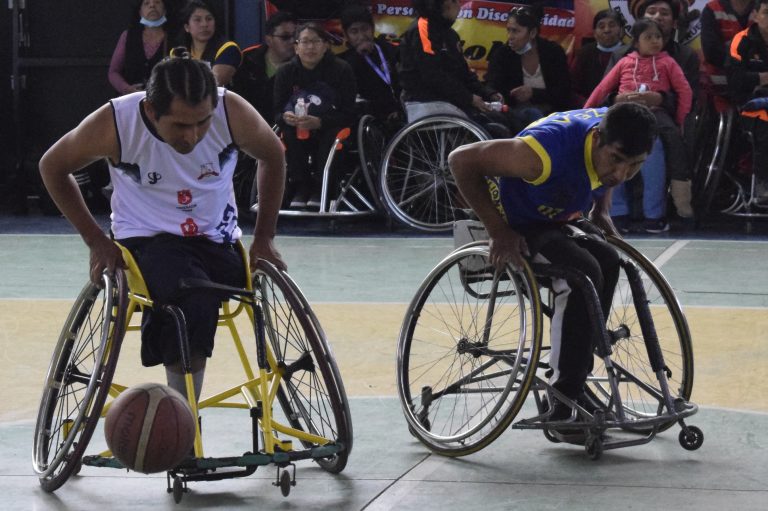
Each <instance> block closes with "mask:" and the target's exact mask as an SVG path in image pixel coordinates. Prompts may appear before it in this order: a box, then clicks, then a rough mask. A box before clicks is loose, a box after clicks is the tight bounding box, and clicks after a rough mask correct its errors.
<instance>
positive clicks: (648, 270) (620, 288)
mask: <svg viewBox="0 0 768 511" xmlns="http://www.w3.org/2000/svg"><path fill="white" fill-rule="evenodd" d="M607 239H608V241H609V242H610V243H611V245H613V247H614V248H615V249H616V250H617V251H618V252H619V256H620V257H621V259H622V260H623V261H625V262H628V263H631V264H633V265H635V266H636V267H637V269H638V270H639V272H640V276H641V278H642V282H643V285H644V289H645V293H646V295H647V300H648V303H649V305H650V310H651V315H652V317H653V323H654V326H655V329H656V334H657V336H658V338H659V344H660V346H661V351H662V354H663V356H664V362H665V365H666V367H667V368H668V369H669V372H668V373H667V379H668V382H669V390H670V392H671V393H672V394H673V396H672V397H673V398H675V397H682V398H683V399H685V400H686V401H687V400H688V399H689V398H690V397H691V390H692V388H693V348H692V346H691V333H690V330H689V329H688V323H687V321H686V319H685V315H684V314H683V311H682V309H681V308H680V304H679V303H678V301H677V298H676V297H675V293H674V291H673V290H672V288H671V287H670V285H669V283H668V282H667V281H666V279H665V278H664V276H663V275H662V274H661V273H660V272H659V270H658V269H657V268H656V267H655V266H654V265H653V263H652V262H651V261H649V260H648V259H647V258H646V257H645V256H643V255H642V254H641V253H640V252H638V251H637V250H636V249H635V248H633V247H632V246H631V245H629V244H628V243H627V242H626V241H624V240H622V239H619V238H615V237H612V236H609V237H608V238H607ZM607 325H608V329H609V331H610V332H614V333H616V335H614V336H613V337H614V344H613V354H612V355H611V357H612V360H613V362H614V365H616V366H617V367H619V368H621V370H622V371H621V372H622V373H623V371H626V373H629V374H630V375H631V376H632V377H633V378H636V379H637V381H633V380H632V379H631V378H629V377H626V375H625V374H620V376H621V379H620V382H619V392H620V395H621V398H622V405H623V409H624V412H625V414H626V415H627V418H628V419H630V420H633V419H634V420H641V419H648V418H653V417H656V416H657V415H659V414H660V413H661V412H662V403H661V402H660V400H659V398H658V396H659V395H660V394H661V389H660V387H659V383H658V379H657V378H656V375H655V374H654V372H653V370H652V369H651V366H650V363H649V361H648V354H647V352H646V347H645V342H644V340H643V334H642V332H641V328H640V323H639V319H638V314H637V311H636V309H635V306H634V303H633V299H632V293H631V290H630V286H629V281H628V279H627V274H626V272H625V271H624V270H622V271H621V272H620V276H619V282H618V285H617V286H616V292H615V293H614V298H613V305H612V307H611V313H610V317H609V318H608V319H607ZM588 383H589V385H588V390H589V391H591V394H593V397H597V398H598V399H599V400H600V401H601V402H602V403H604V404H606V405H607V404H608V403H609V402H610V400H611V398H612V392H611V389H610V386H609V385H608V380H607V374H606V372H605V366H604V365H603V361H602V360H601V359H599V358H597V357H595V367H594V369H593V371H592V376H590V378H589V380H588ZM644 387H645V388H644ZM648 389H652V392H649V390H648ZM673 424H674V421H671V422H669V423H665V424H662V425H660V427H659V431H663V430H665V429H667V428H669V427H670V426H672V425H673ZM627 429H629V430H635V431H640V432H648V431H650V429H651V427H650V426H647V427H637V428H632V427H631V425H630V427H628V428H627Z"/></svg>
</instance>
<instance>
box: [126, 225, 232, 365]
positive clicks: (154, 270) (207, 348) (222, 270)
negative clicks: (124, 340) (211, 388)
mask: <svg viewBox="0 0 768 511" xmlns="http://www.w3.org/2000/svg"><path fill="white" fill-rule="evenodd" d="M118 242H119V243H120V244H122V245H123V246H124V247H126V248H127V249H128V250H129V251H130V252H131V253H132V254H133V257H134V258H135V259H136V262H137V264H138V265H139V268H140V269H141V273H142V275H143V276H144V281H145V282H146V284H147V289H149V294H150V296H151V297H152V300H153V302H154V304H155V306H154V308H153V310H149V309H146V310H145V311H144V316H143V317H142V323H141V363H142V364H143V365H144V366H147V367H149V366H154V365H158V364H164V365H171V364H174V363H176V362H178V361H179V360H180V359H181V352H180V349H179V339H178V333H177V331H176V327H175V324H174V322H173V321H172V320H171V318H169V317H167V315H166V314H164V313H162V312H160V308H159V306H160V305H164V304H173V305H178V306H179V307H180V308H181V310H182V312H183V313H184V318H185V320H186V325H187V336H188V339H189V344H190V348H191V354H192V356H193V357H194V356H198V357H199V356H205V357H210V356H211V354H212V353H213V338H214V336H215V334H216V326H217V323H218V317H219V306H220V304H221V300H220V299H219V298H217V297H216V296H212V295H211V294H210V293H206V292H205V291H193V292H185V293H183V294H179V293H177V292H176V291H177V288H178V283H179V280H180V279H182V278H199V279H206V280H210V281H213V282H218V283H220V284H225V285H228V286H237V287H244V286H245V278H246V271H245V268H244V267H243V259H242V257H241V255H240V253H239V251H238V250H237V247H236V246H235V245H233V244H231V243H223V244H222V243H214V242H212V241H210V240H208V239H207V238H203V237H190V238H184V237H181V236H174V235H172V234H160V235H157V236H153V237H137V238H126V239H122V240H118Z"/></svg>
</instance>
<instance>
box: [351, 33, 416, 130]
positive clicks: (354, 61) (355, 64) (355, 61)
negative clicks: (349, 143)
mask: <svg viewBox="0 0 768 511" xmlns="http://www.w3.org/2000/svg"><path fill="white" fill-rule="evenodd" d="M374 42H375V43H376V46H378V47H379V48H381V52H382V54H383V55H384V60H385V61H386V62H387V66H388V68H389V77H390V84H387V83H386V82H385V81H384V79H383V78H381V77H380V76H379V75H378V74H377V73H376V71H374V69H373V68H372V67H371V66H370V64H368V61H367V60H365V57H363V56H362V55H360V54H359V53H357V52H356V51H355V50H353V49H351V48H350V49H348V50H347V51H345V52H344V53H342V54H340V55H339V58H341V59H343V60H345V61H346V62H347V63H348V64H349V65H350V66H352V71H353V72H354V73H355V82H356V83H357V93H358V94H359V95H360V97H361V98H363V99H365V100H366V101H368V104H369V111H370V113H371V114H372V115H373V116H374V117H377V118H379V119H384V118H386V117H387V116H388V115H389V114H391V113H393V112H400V111H401V110H402V108H401V106H400V81H399V75H398V72H397V61H398V54H399V50H398V48H397V47H396V46H394V45H392V44H390V43H388V42H387V41H386V40H384V38H383V37H381V36H379V37H378V38H376V40H375V41H374ZM370 58H371V60H372V61H373V63H374V64H375V65H377V66H381V62H379V53H378V52H377V51H374V52H373V53H372V54H371V55H370Z"/></svg>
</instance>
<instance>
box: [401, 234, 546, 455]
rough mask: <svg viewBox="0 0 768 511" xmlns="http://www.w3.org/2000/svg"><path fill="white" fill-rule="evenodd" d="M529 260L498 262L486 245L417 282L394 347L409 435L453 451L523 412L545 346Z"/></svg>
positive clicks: (480, 441)
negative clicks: (498, 267)
mask: <svg viewBox="0 0 768 511" xmlns="http://www.w3.org/2000/svg"><path fill="white" fill-rule="evenodd" d="M536 286H537V284H536V281H535V278H534V277H533V273H532V272H531V270H530V268H528V267H526V268H525V270H524V271H522V272H518V271H515V270H513V269H512V268H511V267H510V266H508V267H507V268H505V269H504V270H503V271H494V269H493V268H492V267H491V266H490V264H489V262H488V246H487V244H484V243H475V244H472V245H470V246H467V247H462V248H460V249H458V250H455V251H454V252H452V253H451V254H450V255H449V256H447V257H446V258H445V259H443V261H441V262H440V263H439V264H438V265H437V266H436V267H435V268H434V269H433V270H432V271H431V272H430V274H429V275H428V276H427V278H426V279H425V280H424V282H423V283H422V284H421V286H420V287H419V290H418V291H417V293H416V296H415V297H414V299H413V301H412V302H411V304H410V306H409V307H408V311H407V312H406V316H405V320H404V322H403V325H402V328H401V330H400V338H399V342H398V347H397V385H398V392H399V395H400V401H401V405H402V407H403V413H404V414H405V418H406V420H407V422H408V427H409V429H410V431H411V432H412V434H413V435H414V436H416V437H417V438H418V439H419V440H420V441H421V442H422V443H423V444H424V445H426V446H427V447H428V448H429V449H431V450H433V451H435V452H437V453H439V454H443V455H447V456H464V455H467V454H471V453H473V452H476V451H478V450H480V449H482V448H484V447H486V446H487V445H489V444H490V443H491V442H492V441H493V440H495V439H496V438H497V437H498V436H499V435H500V434H501V433H502V432H503V431H504V430H505V429H506V428H507V427H508V426H509V424H510V423H511V422H512V420H513V419H514V417H515V416H516V414H517V413H518V412H519V411H520V408H521V407H522V405H523V403H524V401H525V399H526V396H527V394H528V391H529V389H530V387H531V384H532V381H533V378H534V375H535V372H536V364H537V360H538V356H539V350H540V349H541V334H542V329H541V306H540V302H539V299H538V293H537V292H536V289H537V288H536Z"/></svg>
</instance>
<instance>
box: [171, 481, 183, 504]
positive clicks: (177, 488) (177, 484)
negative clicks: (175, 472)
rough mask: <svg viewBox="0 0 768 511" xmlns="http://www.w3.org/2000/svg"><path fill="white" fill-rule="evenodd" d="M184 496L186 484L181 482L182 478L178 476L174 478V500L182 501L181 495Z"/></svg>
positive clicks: (176, 501)
mask: <svg viewBox="0 0 768 511" xmlns="http://www.w3.org/2000/svg"><path fill="white" fill-rule="evenodd" d="M183 496H184V485H183V484H182V482H181V478H180V477H179V476H176V477H174V478H173V501H174V502H175V503H176V504H178V503H179V502H181V497H183Z"/></svg>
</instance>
